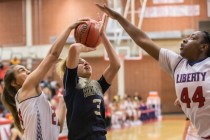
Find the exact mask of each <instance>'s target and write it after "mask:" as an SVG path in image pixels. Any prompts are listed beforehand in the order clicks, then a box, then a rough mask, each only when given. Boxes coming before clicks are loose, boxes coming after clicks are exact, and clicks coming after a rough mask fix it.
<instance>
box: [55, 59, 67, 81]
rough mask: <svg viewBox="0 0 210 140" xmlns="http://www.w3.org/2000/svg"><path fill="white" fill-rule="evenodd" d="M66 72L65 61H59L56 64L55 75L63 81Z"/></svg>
mask: <svg viewBox="0 0 210 140" xmlns="http://www.w3.org/2000/svg"><path fill="white" fill-rule="evenodd" d="M65 70H66V60H64V59H60V60H59V62H58V63H57V64H56V73H57V74H58V75H59V77H60V78H61V79H63V75H64V72H65Z"/></svg>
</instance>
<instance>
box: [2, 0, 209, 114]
mask: <svg viewBox="0 0 210 140" xmlns="http://www.w3.org/2000/svg"><path fill="white" fill-rule="evenodd" d="M95 2H98V3H104V2H106V0H32V14H33V15H32V20H33V22H32V24H33V25H32V27H33V44H34V45H37V44H49V43H50V39H51V37H54V36H57V35H58V34H59V33H61V32H62V31H63V29H64V28H65V27H66V26H67V25H68V24H71V23H73V21H75V20H77V19H78V18H80V17H91V18H95V19H96V17H97V14H96V13H97V12H100V11H99V10H98V9H97V8H96V7H95V5H94V3H95ZM122 2H123V4H125V2H126V0H122ZM136 2H137V4H136V6H137V7H138V6H139V3H138V2H139V0H136ZM25 4H26V2H25V0H0V47H1V46H4V47H5V46H6V47H9V46H17V45H18V46H20V45H25V44H26V33H25V32H26V30H25ZM187 4H198V5H199V6H200V15H199V16H194V17H173V18H171V17H167V18H153V19H152V18H145V19H144V21H143V26H142V29H143V30H144V31H170V30H180V31H182V30H185V29H194V30H198V22H199V21H200V20H207V19H209V18H208V17H207V6H206V0H184V3H181V4H178V5H187ZM161 5H166V4H160V5H156V6H161ZM167 5H174V4H167ZM147 6H155V5H154V4H153V3H152V0H148V4H147ZM136 21H138V20H137V16H136ZM179 41H181V39H180V40H175V41H174V40H161V41H159V40H155V42H157V43H159V44H160V45H161V47H166V48H169V49H171V48H172V47H176V46H177V44H178V42H179ZM171 42H173V44H172V43H171ZM177 48H179V46H177ZM86 60H87V61H89V62H90V64H91V65H92V66H93V68H94V71H93V79H96V78H98V77H100V76H101V73H102V72H103V70H104V69H105V67H106V66H107V65H108V62H106V61H104V58H103V57H102V56H101V57H88V58H86ZM39 63H40V60H37V61H34V65H33V68H35V67H36V66H37V65H38V64H39ZM48 75H53V76H54V78H55V79H57V80H59V78H58V76H56V75H55V74H54V68H52V69H51V70H50V71H49V73H48ZM60 82H61V81H60ZM117 88H118V87H117V77H116V78H115V79H114V81H113V84H112V86H111V88H110V89H109V91H108V94H110V99H112V97H113V96H114V95H116V94H117V91H118V89H117ZM136 91H138V92H139V93H140V95H141V96H142V98H143V99H144V100H145V99H146V97H147V96H148V92H149V91H158V93H159V95H160V97H161V100H162V109H163V112H164V113H173V112H181V110H180V109H178V108H177V107H174V105H173V102H174V100H175V99H176V96H175V91H174V84H173V80H172V79H171V77H170V76H169V75H168V74H167V73H165V72H164V71H163V70H162V69H161V68H160V67H159V65H158V63H157V62H156V61H155V60H154V59H153V58H151V57H150V56H148V55H144V56H143V59H142V60H139V61H125V93H126V94H128V95H133V94H134V92H136Z"/></svg>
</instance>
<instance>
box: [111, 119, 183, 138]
mask: <svg viewBox="0 0 210 140" xmlns="http://www.w3.org/2000/svg"><path fill="white" fill-rule="evenodd" d="M184 126H185V116H184V115H164V116H163V119H162V120H161V121H153V122H147V123H143V124H141V125H138V126H132V127H129V128H122V129H115V130H110V131H108V134H107V140H181V139H182V133H183V131H184Z"/></svg>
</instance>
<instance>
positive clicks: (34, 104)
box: [15, 93, 60, 140]
mask: <svg viewBox="0 0 210 140" xmlns="http://www.w3.org/2000/svg"><path fill="white" fill-rule="evenodd" d="M17 95H18V94H17ZM17 95H16V97H15V99H16V106H17V110H18V115H19V119H20V123H21V127H22V128H23V129H24V134H23V140H58V135H59V131H60V126H59V124H58V118H57V117H56V115H55V111H54V109H52V107H51V106H50V104H49V102H48V100H47V99H46V97H45V95H44V93H42V94H40V95H38V96H36V97H32V98H29V99H26V100H24V101H22V102H20V103H19V102H18V101H17Z"/></svg>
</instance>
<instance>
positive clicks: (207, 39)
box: [202, 31, 210, 57]
mask: <svg viewBox="0 0 210 140" xmlns="http://www.w3.org/2000/svg"><path fill="white" fill-rule="evenodd" d="M203 33H204V39H203V42H202V43H206V44H208V47H209V49H208V52H207V56H208V57H210V33H209V32H207V31H203Z"/></svg>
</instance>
